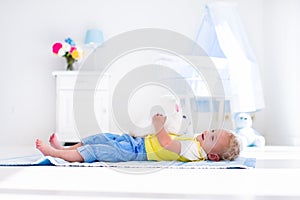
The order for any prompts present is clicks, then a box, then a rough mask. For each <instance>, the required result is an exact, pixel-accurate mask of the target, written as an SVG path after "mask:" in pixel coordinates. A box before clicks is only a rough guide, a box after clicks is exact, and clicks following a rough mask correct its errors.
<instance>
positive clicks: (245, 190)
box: [0, 146, 300, 200]
mask: <svg viewBox="0 0 300 200" xmlns="http://www.w3.org/2000/svg"><path fill="white" fill-rule="evenodd" d="M13 152H14V151H13V150H12V151H10V153H7V154H5V152H4V153H3V152H2V154H1V155H0V158H3V157H7V156H8V154H10V155H13V154H14V155H13V156H17V155H16V153H21V152H23V154H24V155H25V154H27V155H31V154H28V153H37V151H35V150H34V148H23V149H22V148H21V149H20V148H18V149H17V150H16V151H15V153H13ZM19 155H20V154H19ZM242 155H243V156H249V157H256V158H257V164H256V168H255V169H249V170H244V169H241V170H239V169H231V170H228V169H227V170H216V169H215V170H208V169H206V170H196V169H193V170H184V169H178V170H176V169H163V170H154V171H149V169H145V171H139V173H138V174H137V173H135V171H134V169H133V170H130V169H126V170H123V171H116V169H111V168H99V167H95V168H93V167H90V168H79V167H48V166H47V167H45V166H44V167H0V199H3V200H4V199H5V200H6V199H20V198H22V199H51V200H52V199H60V200H62V199H217V200H221V199H222V200H227V199H228V200H229V199H230V200H235V199H236V200H240V199H247V200H250V199H276V200H277V199H278V200H279V199H284V200H289V199H300V189H299V184H298V181H299V180H300V147H280V146H278V147H275V146H274V147H265V148H263V149H257V148H248V149H246V151H244V152H243V154H242Z"/></svg>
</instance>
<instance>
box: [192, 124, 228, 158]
mask: <svg viewBox="0 0 300 200" xmlns="http://www.w3.org/2000/svg"><path fill="white" fill-rule="evenodd" d="M196 139H197V141H198V142H199V143H200V145H201V147H202V148H203V150H204V151H205V152H206V153H207V154H208V153H217V154H222V153H223V152H224V151H225V150H226V148H227V147H228V146H229V134H228V132H227V131H226V130H223V129H218V130H210V131H204V132H203V133H201V134H200V135H198V136H197V137H196Z"/></svg>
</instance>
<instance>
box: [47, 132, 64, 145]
mask: <svg viewBox="0 0 300 200" xmlns="http://www.w3.org/2000/svg"><path fill="white" fill-rule="evenodd" d="M49 142H50V144H51V146H52V147H53V148H55V149H63V148H64V147H63V146H62V145H61V144H60V142H59V140H58V139H57V136H56V134H55V133H52V134H51V135H50V138H49Z"/></svg>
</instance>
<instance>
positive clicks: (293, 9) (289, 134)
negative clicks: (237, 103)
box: [263, 0, 300, 145]
mask: <svg viewBox="0 0 300 200" xmlns="http://www.w3.org/2000/svg"><path fill="white" fill-rule="evenodd" d="M263 8H264V46H265V52H264V55H265V57H264V63H263V66H264V67H263V74H264V76H263V78H264V87H265V96H266V109H265V110H264V114H265V119H266V120H265V125H264V128H265V130H264V131H265V134H266V137H267V141H268V142H269V143H272V144H292V145H300V132H299V130H298V126H299V124H300V115H299V113H300V104H299V102H300V78H299V74H300V60H299V53H300V21H299V19H300V1H297V0H288V1H281V0H275V1H273V0H272V1H271V0H265V1H264V5H263Z"/></svg>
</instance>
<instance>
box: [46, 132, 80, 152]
mask: <svg viewBox="0 0 300 200" xmlns="http://www.w3.org/2000/svg"><path fill="white" fill-rule="evenodd" d="M49 142H50V144H51V146H52V147H53V148H55V149H60V150H75V149H77V148H78V147H81V146H82V143H81V142H80V143H78V144H75V145H73V146H70V147H67V148H64V147H63V146H62V145H61V144H60V142H59V140H58V138H57V136H56V134H55V133H53V134H51V135H50V138H49Z"/></svg>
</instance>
